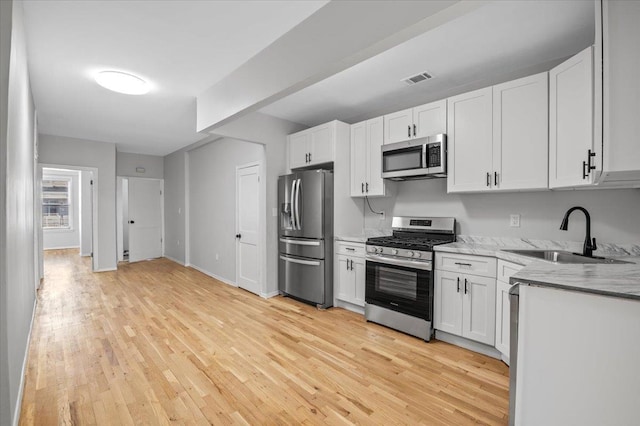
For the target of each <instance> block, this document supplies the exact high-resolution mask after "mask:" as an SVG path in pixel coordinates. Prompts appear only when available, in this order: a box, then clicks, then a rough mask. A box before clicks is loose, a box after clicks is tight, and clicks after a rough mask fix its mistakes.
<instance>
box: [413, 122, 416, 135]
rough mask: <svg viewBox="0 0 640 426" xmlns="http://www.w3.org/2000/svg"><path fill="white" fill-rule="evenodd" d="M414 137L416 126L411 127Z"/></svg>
mask: <svg viewBox="0 0 640 426" xmlns="http://www.w3.org/2000/svg"><path fill="white" fill-rule="evenodd" d="M415 135H416V125H415V124H414V125H413V136H415Z"/></svg>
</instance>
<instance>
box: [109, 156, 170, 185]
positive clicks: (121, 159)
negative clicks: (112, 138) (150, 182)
mask: <svg viewBox="0 0 640 426" xmlns="http://www.w3.org/2000/svg"><path fill="white" fill-rule="evenodd" d="M138 167H142V168H143V169H144V172H137V171H136V168H138ZM116 175H118V176H128V177H143V178H152V179H162V178H164V158H163V157H159V156H157V155H145V154H131V153H128V152H118V153H116Z"/></svg>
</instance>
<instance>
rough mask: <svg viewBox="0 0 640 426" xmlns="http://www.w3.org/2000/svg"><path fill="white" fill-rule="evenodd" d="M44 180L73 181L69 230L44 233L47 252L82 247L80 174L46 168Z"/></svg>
mask: <svg viewBox="0 0 640 426" xmlns="http://www.w3.org/2000/svg"><path fill="white" fill-rule="evenodd" d="M42 178H43V179H59V178H70V179H71V188H70V189H71V194H70V195H71V199H70V202H71V209H70V210H69V212H70V213H71V217H70V225H71V226H70V228H69V229H50V228H49V229H47V228H45V229H44V231H43V237H44V240H43V246H44V249H45V250H50V249H62V248H76V247H80V205H81V201H80V172H78V171H76V170H61V169H48V168H44V170H43V172H42Z"/></svg>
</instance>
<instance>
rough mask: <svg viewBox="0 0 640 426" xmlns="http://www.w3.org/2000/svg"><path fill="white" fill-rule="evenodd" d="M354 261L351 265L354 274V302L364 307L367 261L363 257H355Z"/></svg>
mask: <svg viewBox="0 0 640 426" xmlns="http://www.w3.org/2000/svg"><path fill="white" fill-rule="evenodd" d="M351 260H352V261H353V263H352V264H351V266H352V267H353V270H352V271H351V272H352V275H353V284H354V287H355V288H354V290H355V293H354V298H353V303H354V304H355V305H358V306H363V307H364V290H365V279H366V275H367V266H366V262H365V260H364V259H363V258H358V257H354V258H351Z"/></svg>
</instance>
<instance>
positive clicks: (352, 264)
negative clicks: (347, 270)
mask: <svg viewBox="0 0 640 426" xmlns="http://www.w3.org/2000/svg"><path fill="white" fill-rule="evenodd" d="M350 262H351V270H352V271H353V260H351V261H350Z"/></svg>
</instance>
